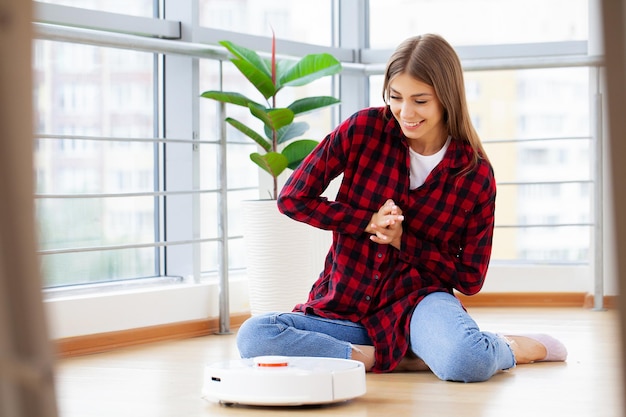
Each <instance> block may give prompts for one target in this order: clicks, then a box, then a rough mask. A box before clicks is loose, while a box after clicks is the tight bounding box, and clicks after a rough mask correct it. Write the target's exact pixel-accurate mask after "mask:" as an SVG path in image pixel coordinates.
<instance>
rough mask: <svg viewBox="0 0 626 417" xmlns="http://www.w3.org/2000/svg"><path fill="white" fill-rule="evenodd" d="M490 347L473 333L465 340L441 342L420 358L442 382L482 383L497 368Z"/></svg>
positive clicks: (484, 340)
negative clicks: (432, 350) (433, 351)
mask: <svg viewBox="0 0 626 417" xmlns="http://www.w3.org/2000/svg"><path fill="white" fill-rule="evenodd" d="M493 350H494V348H493V346H491V344H490V342H489V340H488V339H487V338H484V337H481V335H480V334H477V335H475V336H474V337H471V338H468V339H467V340H457V341H454V340H448V341H446V342H445V343H441V344H440V345H439V347H438V348H437V349H436V354H434V355H431V357H430V358H422V359H423V360H424V361H425V362H426V364H427V365H428V366H429V368H430V369H431V370H432V372H433V373H434V374H435V375H436V376H437V377H438V378H439V379H442V380H444V381H458V382H482V381H486V380H488V379H489V378H491V377H492V376H493V375H494V374H495V373H496V372H497V371H498V369H497V363H496V362H497V361H496V358H495V354H494V351H493Z"/></svg>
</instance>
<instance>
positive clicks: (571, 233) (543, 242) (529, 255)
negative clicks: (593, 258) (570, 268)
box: [492, 226, 592, 263]
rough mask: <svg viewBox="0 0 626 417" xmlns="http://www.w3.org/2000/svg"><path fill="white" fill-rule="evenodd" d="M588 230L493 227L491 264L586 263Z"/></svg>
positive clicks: (573, 228) (588, 239)
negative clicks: (514, 262) (509, 262)
mask: <svg viewBox="0 0 626 417" xmlns="http://www.w3.org/2000/svg"><path fill="white" fill-rule="evenodd" d="M591 233H592V228H591V227H584V226H563V227H530V228H496V230H495V232H494V237H493V253H492V260H494V261H516V262H519V261H522V262H524V261H526V262H529V263H537V262H545V263H564V262H566V263H568V262H569V263H580V262H589V259H590V251H589V248H590V243H591Z"/></svg>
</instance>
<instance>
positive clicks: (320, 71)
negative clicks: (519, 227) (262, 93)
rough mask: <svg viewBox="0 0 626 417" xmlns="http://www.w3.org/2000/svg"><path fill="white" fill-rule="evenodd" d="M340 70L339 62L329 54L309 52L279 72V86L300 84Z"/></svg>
mask: <svg viewBox="0 0 626 417" xmlns="http://www.w3.org/2000/svg"><path fill="white" fill-rule="evenodd" d="M340 71H341V63H340V62H339V61H338V60H337V59H336V58H335V57H333V56H332V55H331V54H327V53H324V54H309V55H307V56H305V57H303V58H302V59H301V60H300V61H298V63H297V64H296V65H294V66H293V67H291V68H290V69H289V70H288V71H286V72H285V73H283V74H281V77H280V79H279V81H278V82H277V84H279V85H280V86H283V87H284V86H292V87H294V86H301V85H305V84H308V83H310V82H312V81H315V80H317V79H319V78H322V77H325V76H328V75H334V74H337V73H339V72H340Z"/></svg>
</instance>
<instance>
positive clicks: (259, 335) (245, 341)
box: [237, 314, 279, 358]
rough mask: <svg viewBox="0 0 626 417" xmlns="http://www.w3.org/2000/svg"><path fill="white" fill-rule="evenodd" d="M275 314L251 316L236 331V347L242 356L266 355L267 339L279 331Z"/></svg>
mask: <svg viewBox="0 0 626 417" xmlns="http://www.w3.org/2000/svg"><path fill="white" fill-rule="evenodd" d="M275 323H276V314H263V315H259V316H252V317H250V318H249V319H247V320H246V321H244V322H243V324H242V325H241V327H240V328H239V330H238V331H237V348H238V349H239V354H240V355H241V357H242V358H252V357H255V356H260V355H266V354H267V353H265V352H266V351H267V345H268V343H267V341H268V340H269V339H271V337H272V336H274V335H275V333H277V332H278V331H279V329H277V328H276V326H275Z"/></svg>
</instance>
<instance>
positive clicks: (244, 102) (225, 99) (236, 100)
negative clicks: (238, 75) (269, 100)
mask: <svg viewBox="0 0 626 417" xmlns="http://www.w3.org/2000/svg"><path fill="white" fill-rule="evenodd" d="M200 97H204V98H209V99H212V100H217V101H221V102H222V103H230V104H236V105H237V106H243V107H248V105H250V104H253V105H256V106H262V105H261V104H259V103H257V102H255V101H253V100H250V99H249V98H248V97H246V96H244V95H243V94H240V93H232V92H227V91H215V90H212V91H205V92H204V93H202V94H201V95H200Z"/></svg>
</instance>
